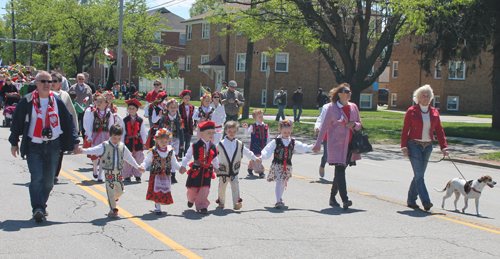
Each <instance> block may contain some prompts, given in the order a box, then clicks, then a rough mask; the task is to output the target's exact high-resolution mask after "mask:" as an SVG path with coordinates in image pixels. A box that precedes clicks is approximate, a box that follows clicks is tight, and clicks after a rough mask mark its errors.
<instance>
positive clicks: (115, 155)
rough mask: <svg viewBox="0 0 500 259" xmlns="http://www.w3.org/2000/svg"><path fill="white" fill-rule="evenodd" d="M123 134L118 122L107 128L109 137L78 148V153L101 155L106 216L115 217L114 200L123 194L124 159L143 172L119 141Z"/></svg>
mask: <svg viewBox="0 0 500 259" xmlns="http://www.w3.org/2000/svg"><path fill="white" fill-rule="evenodd" d="M122 135H123V127H122V126H121V125H119V124H115V125H113V126H111V128H110V129H109V136H110V137H109V139H108V140H106V141H104V142H102V143H101V144H99V145H97V146H94V147H92V148H85V149H82V148H79V150H78V151H79V152H78V153H79V154H81V153H84V154H92V155H102V157H101V168H103V169H104V170H106V173H105V177H106V193H107V194H108V203H109V208H110V211H109V213H108V217H110V218H117V217H118V209H117V208H116V202H117V201H118V199H119V198H120V197H121V196H122V194H123V187H124V186H123V175H122V170H123V164H124V161H125V162H127V163H129V164H130V165H132V166H133V167H134V168H136V169H138V170H140V171H141V172H144V171H145V170H144V167H142V166H140V165H138V164H137V162H136V161H135V159H134V157H133V156H132V153H131V152H130V151H129V150H128V149H127V148H126V147H125V145H124V144H123V143H122V142H120V140H121V139H122Z"/></svg>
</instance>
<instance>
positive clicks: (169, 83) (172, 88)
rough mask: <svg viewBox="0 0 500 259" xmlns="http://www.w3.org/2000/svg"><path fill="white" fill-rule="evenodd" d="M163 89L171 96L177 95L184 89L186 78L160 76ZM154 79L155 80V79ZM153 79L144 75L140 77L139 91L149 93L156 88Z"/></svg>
mask: <svg viewBox="0 0 500 259" xmlns="http://www.w3.org/2000/svg"><path fill="white" fill-rule="evenodd" d="M158 79H159V80H160V81H161V84H162V85H163V89H164V90H165V91H166V92H167V94H168V95H169V96H177V95H179V94H180V93H181V92H182V91H183V90H184V78H168V79H167V78H158ZM153 81H154V80H153ZM153 81H151V80H148V79H146V78H144V77H140V78H139V92H140V93H149V92H151V91H153V90H154V86H153Z"/></svg>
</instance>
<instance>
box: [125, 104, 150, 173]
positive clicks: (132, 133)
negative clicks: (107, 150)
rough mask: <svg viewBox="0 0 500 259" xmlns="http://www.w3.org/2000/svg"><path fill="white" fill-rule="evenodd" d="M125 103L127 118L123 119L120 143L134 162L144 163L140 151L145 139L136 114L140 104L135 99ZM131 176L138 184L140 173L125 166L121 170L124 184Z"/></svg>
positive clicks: (142, 148)
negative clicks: (122, 132) (123, 126)
mask: <svg viewBox="0 0 500 259" xmlns="http://www.w3.org/2000/svg"><path fill="white" fill-rule="evenodd" d="M125 103H127V112H128V116H127V117H125V118H124V119H123V123H124V124H125V133H124V134H123V135H122V140H121V141H122V142H123V143H125V146H126V147H127V148H128V150H130V152H132V156H133V157H134V159H135V161H137V163H138V164H140V163H142V161H144V153H143V152H142V151H143V150H144V145H143V144H144V141H145V140H146V138H147V130H146V125H145V123H144V120H143V119H142V118H141V117H140V116H139V115H138V114H137V112H138V111H139V107H141V106H142V103H141V102H139V101H138V100H137V99H135V98H134V99H130V100H127V101H125ZM132 176H135V180H136V181H137V182H140V181H141V176H142V173H141V172H140V171H139V170H137V169H135V168H133V167H132V166H130V165H129V164H125V165H124V168H123V177H125V182H130V178H131V177H132Z"/></svg>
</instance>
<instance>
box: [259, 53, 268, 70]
mask: <svg viewBox="0 0 500 259" xmlns="http://www.w3.org/2000/svg"><path fill="white" fill-rule="evenodd" d="M268 58H269V57H268V56H267V55H266V54H265V53H262V55H260V72H266V70H267V65H269V62H268Z"/></svg>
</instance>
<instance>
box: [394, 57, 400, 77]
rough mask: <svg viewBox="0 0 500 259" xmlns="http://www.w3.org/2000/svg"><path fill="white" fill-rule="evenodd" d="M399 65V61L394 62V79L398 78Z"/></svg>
mask: <svg viewBox="0 0 500 259" xmlns="http://www.w3.org/2000/svg"><path fill="white" fill-rule="evenodd" d="M398 72H399V63H398V61H393V62H392V78H398Z"/></svg>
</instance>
